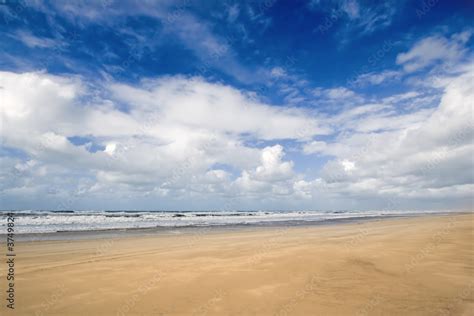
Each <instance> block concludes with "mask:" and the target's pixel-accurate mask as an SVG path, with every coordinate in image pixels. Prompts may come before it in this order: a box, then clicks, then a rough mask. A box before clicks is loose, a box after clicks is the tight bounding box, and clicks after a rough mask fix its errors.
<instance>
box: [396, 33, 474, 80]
mask: <svg viewBox="0 0 474 316" xmlns="http://www.w3.org/2000/svg"><path fill="white" fill-rule="evenodd" d="M471 36H472V32H470V31H465V32H462V33H456V34H454V35H452V36H451V38H449V39H448V38H447V37H444V36H441V35H434V36H430V37H427V38H424V39H422V40H420V41H418V42H417V43H415V45H413V47H412V48H411V49H410V50H409V51H408V52H406V53H401V54H398V56H397V64H399V65H402V66H403V69H404V70H405V71H406V72H414V71H417V70H420V69H423V68H425V67H427V66H429V65H432V64H433V63H435V62H438V61H442V62H443V63H445V64H451V63H455V62H458V61H459V60H461V59H462V57H464V56H465V54H466V52H467V50H466V48H465V44H466V42H467V41H468V40H469V38H470V37H471Z"/></svg>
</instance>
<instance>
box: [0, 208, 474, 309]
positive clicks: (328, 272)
mask: <svg viewBox="0 0 474 316" xmlns="http://www.w3.org/2000/svg"><path fill="white" fill-rule="evenodd" d="M473 219H474V217H473V215H453V216H433V217H419V218H411V219H393V220H383V221H374V222H365V223H358V224H356V223H353V224H341V225H332V226H314V227H293V228H271V229H268V228H266V229H252V230H249V229H242V230H231V231H213V230H211V231H209V230H203V231H200V230H196V231H193V232H188V233H184V234H181V235H175V236H169V235H167V236H163V235H160V236H141V237H136V236H131V237H122V238H115V239H95V240H78V241H36V242H23V243H17V245H16V252H17V258H16V284H15V288H16V302H15V306H16V309H15V311H14V312H11V311H8V310H7V309H6V308H5V306H2V307H0V314H1V315H10V314H12V315H62V316H63V315H474V311H473V308H474V295H473V294H474V262H473V260H474V248H473V247H474V246H473V244H474V243H473V241H474V240H473V224H474V222H473ZM2 247H3V248H4V247H5V244H2ZM4 266H5V264H4ZM2 274H3V275H2V281H1V282H0V283H1V286H2V288H1V290H2V293H5V286H6V281H5V269H4V267H2ZM3 297H4V296H3ZM2 301H4V299H2ZM2 304H3V303H2ZM4 305H5V304H4Z"/></svg>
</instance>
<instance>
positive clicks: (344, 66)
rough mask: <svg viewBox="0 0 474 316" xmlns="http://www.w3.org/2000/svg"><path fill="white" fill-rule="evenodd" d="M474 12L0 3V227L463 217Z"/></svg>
mask: <svg viewBox="0 0 474 316" xmlns="http://www.w3.org/2000/svg"><path fill="white" fill-rule="evenodd" d="M472 21H474V3H473V2H472V1H469V0H459V1H441V0H424V1H406V0H402V1H361V0H327V1H323V0H319V1H318V0H305V1H296V0H295V1H283V0H263V1H257V0H253V1H234V0H229V1H208V0H206V1H200V0H177V1H174V0H164V1H118V0H102V1H52V2H50V1H14V0H2V1H0V36H1V39H2V40H1V41H0V113H1V121H0V123H1V126H0V128H1V129H0V132H1V134H0V135H1V143H0V179H1V181H0V209H73V210H76V209H94V210H97V209H119V210H124V209H131V210H206V209H211V210H217V209H219V210H287V209H292V210H376V209H379V210H393V209H400V210H414V209H426V210H430V209H446V210H466V209H472V207H473V206H474V205H473V204H474V202H473V197H474V195H473V192H474V173H473V172H474V168H473V165H474V161H473V159H474V158H473V157H474V145H473V136H474V115H473V100H474V80H473V79H474V49H473V48H474V24H473V22H472Z"/></svg>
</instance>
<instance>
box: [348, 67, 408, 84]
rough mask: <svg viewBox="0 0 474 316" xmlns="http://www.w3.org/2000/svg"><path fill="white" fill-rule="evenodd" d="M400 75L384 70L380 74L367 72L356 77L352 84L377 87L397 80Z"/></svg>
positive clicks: (396, 72)
mask: <svg viewBox="0 0 474 316" xmlns="http://www.w3.org/2000/svg"><path fill="white" fill-rule="evenodd" d="M400 76H401V74H400V73H399V72H398V71H394V70H385V71H382V72H379V73H377V72H369V73H365V74H361V75H359V76H357V78H356V79H355V80H354V81H353V82H352V84H353V85H355V86H365V85H379V84H382V83H384V82H387V81H392V80H396V79H399V78H400Z"/></svg>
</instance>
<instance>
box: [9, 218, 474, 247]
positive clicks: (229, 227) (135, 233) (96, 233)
mask: <svg viewBox="0 0 474 316" xmlns="http://www.w3.org/2000/svg"><path fill="white" fill-rule="evenodd" d="M471 213H472V212H469V211H447V212H439V213H410V214H408V215H403V214H400V215H383V216H367V217H351V218H338V219H327V220H318V221H297V220H294V221H268V222H262V223H248V224H224V225H206V226H204V225H203V226H198V225H190V226H174V227H173V226H158V227H145V228H143V227H139V228H135V227H130V228H111V229H95V230H75V231H57V232H45V233H21V234H19V233H16V234H15V236H16V239H17V240H18V241H21V242H27V241H42V240H58V241H60V240H88V239H107V238H121V237H141V236H164V235H176V234H194V233H195V232H200V231H209V232H226V231H237V230H260V229H262V230H265V229H280V228H286V227H324V226H334V225H336V226H337V225H345V224H352V223H353V224H358V223H359V224H360V223H366V222H372V221H386V220H396V219H409V218H418V217H432V216H435V217H436V216H454V215H467V214H471ZM5 236H6V234H4V233H0V240H3V239H4V237H5Z"/></svg>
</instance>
